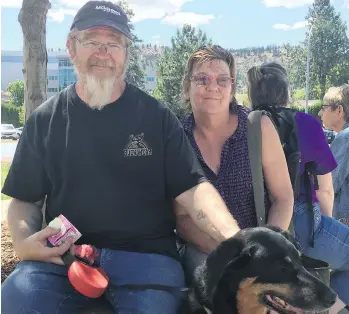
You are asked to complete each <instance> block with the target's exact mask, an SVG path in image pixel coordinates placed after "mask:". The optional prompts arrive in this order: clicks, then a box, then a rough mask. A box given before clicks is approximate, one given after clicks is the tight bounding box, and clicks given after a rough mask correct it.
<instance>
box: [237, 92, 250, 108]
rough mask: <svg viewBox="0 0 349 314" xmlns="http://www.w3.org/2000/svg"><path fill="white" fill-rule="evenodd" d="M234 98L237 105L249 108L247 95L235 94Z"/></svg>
mask: <svg viewBox="0 0 349 314" xmlns="http://www.w3.org/2000/svg"><path fill="white" fill-rule="evenodd" d="M235 98H236V100H237V101H238V103H239V104H242V105H243V106H244V107H246V108H251V105H250V101H249V100H248V95H247V94H236V95H235Z"/></svg>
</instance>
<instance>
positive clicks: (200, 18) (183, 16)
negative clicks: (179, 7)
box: [161, 12, 215, 26]
mask: <svg viewBox="0 0 349 314" xmlns="http://www.w3.org/2000/svg"><path fill="white" fill-rule="evenodd" d="M214 19H215V16H214V15H213V14H197V13H194V12H178V13H174V14H171V15H167V16H165V17H164V18H163V19H162V21H161V22H162V23H164V24H172V25H176V26H183V25H184V24H190V25H192V26H198V25H200V24H209V23H210V21H211V20H214Z"/></svg>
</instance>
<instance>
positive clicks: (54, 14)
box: [47, 8, 77, 23]
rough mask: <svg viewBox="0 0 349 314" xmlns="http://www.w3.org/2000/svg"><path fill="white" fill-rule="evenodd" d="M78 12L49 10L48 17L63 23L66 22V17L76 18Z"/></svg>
mask: <svg viewBox="0 0 349 314" xmlns="http://www.w3.org/2000/svg"><path fill="white" fill-rule="evenodd" d="M76 12H77V11H76V10H72V9H62V8H59V9H58V10H54V9H51V10H49V11H48V13H47V15H48V16H49V17H50V18H51V20H53V21H55V22H58V23H62V22H63V21H64V16H65V15H71V16H74V15H75V14H76Z"/></svg>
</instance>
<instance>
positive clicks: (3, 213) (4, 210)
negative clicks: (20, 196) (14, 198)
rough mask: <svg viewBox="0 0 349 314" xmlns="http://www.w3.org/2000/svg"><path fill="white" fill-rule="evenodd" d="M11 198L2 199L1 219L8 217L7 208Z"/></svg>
mask: <svg viewBox="0 0 349 314" xmlns="http://www.w3.org/2000/svg"><path fill="white" fill-rule="evenodd" d="M10 202H11V200H1V221H4V220H6V219H7V210H8V206H9V205H10Z"/></svg>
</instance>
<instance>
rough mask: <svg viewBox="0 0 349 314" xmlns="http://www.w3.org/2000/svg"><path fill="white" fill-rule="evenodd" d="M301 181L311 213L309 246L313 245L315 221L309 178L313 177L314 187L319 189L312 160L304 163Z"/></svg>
mask: <svg viewBox="0 0 349 314" xmlns="http://www.w3.org/2000/svg"><path fill="white" fill-rule="evenodd" d="M302 176H303V182H304V187H305V192H306V199H307V204H308V210H309V215H312V216H311V218H310V219H309V221H310V230H311V238H310V245H311V247H314V239H315V234H314V223H315V212H314V206H313V193H312V188H311V178H313V182H314V188H315V190H318V189H319V183H318V180H317V176H316V165H315V163H314V162H313V161H311V162H307V163H305V165H304V173H303V175H302Z"/></svg>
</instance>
